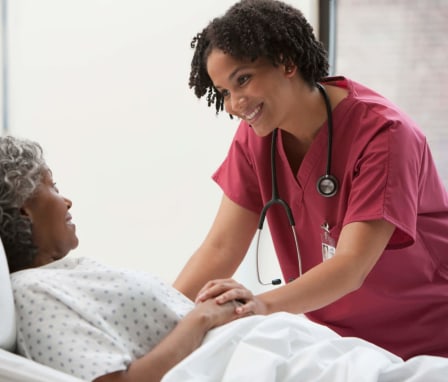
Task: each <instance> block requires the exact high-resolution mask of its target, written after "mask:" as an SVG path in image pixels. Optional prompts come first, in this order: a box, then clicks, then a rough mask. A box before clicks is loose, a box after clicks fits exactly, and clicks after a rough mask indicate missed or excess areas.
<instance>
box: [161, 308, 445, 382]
mask: <svg viewBox="0 0 448 382" xmlns="http://www.w3.org/2000/svg"><path fill="white" fill-rule="evenodd" d="M179 381H182V382H187V381H194V382H208V381H210V382H211V381H213V382H216V381H225V382H231V381H235V382H237V381H238V382H241V381H253V382H274V381H281V382H298V381H313V382H321V381H322V382H323V381H325V382H328V381H331V382H350V381H356V382H364V381H365V382H367V381H372V382H373V381H375V382H386V381H387V382H397V381H400V382H402V381H407V382H439V381H440V382H442V381H443V382H447V381H448V358H442V357H432V356H419V357H414V358H412V359H410V360H408V361H406V362H405V361H403V360H402V359H401V358H399V357H397V356H395V355H393V354H392V353H390V352H388V351H386V350H383V349H382V348H379V347H377V346H375V345H373V344H371V343H369V342H366V341H363V340H361V339H358V338H342V337H340V336H339V335H338V334H336V333H335V332H333V331H331V330H330V329H328V328H326V327H324V326H321V325H318V324H315V323H313V322H311V321H309V320H308V319H307V318H305V317H304V316H298V315H293V314H288V313H277V314H274V315H270V316H252V317H248V318H244V319H240V320H237V321H234V322H232V323H230V324H228V325H225V326H223V327H220V328H217V329H214V330H212V331H211V332H210V333H209V334H208V335H207V337H206V339H205V341H204V344H203V346H201V347H200V348H199V349H198V350H196V351H195V352H194V353H193V354H192V355H190V356H189V357H188V358H186V359H185V360H184V361H183V362H181V363H180V364H179V365H178V366H176V367H175V368H174V369H172V370H171V371H170V372H169V373H168V374H167V375H166V376H165V377H164V379H163V382H179Z"/></svg>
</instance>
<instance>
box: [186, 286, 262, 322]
mask: <svg viewBox="0 0 448 382" xmlns="http://www.w3.org/2000/svg"><path fill="white" fill-rule="evenodd" d="M209 299H214V300H215V301H216V302H217V303H218V304H225V303H227V302H229V301H233V300H236V301H238V302H240V303H241V305H239V306H238V307H236V309H235V313H236V314H238V315H239V316H247V315H251V314H266V313H267V309H266V307H265V306H264V304H263V303H262V302H261V301H260V300H259V299H258V298H257V297H256V296H254V295H253V294H252V292H251V291H250V290H249V289H247V288H246V287H245V286H244V285H242V284H240V283H238V282H236V281H235V280H233V279H218V280H212V281H209V282H207V283H206V284H205V285H204V286H203V287H202V289H201V290H200V291H199V293H198V296H197V297H196V301H195V302H196V303H199V302H203V301H206V300H209Z"/></svg>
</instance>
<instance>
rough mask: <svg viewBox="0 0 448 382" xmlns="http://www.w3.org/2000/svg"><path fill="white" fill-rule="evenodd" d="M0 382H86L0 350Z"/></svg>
mask: <svg viewBox="0 0 448 382" xmlns="http://www.w3.org/2000/svg"><path fill="white" fill-rule="evenodd" d="M0 381H1V382H86V381H82V380H81V379H78V378H75V377H72V376H70V375H68V374H64V373H61V372H60V371H58V370H54V369H51V368H49V367H47V366H44V365H41V364H39V363H36V362H34V361H32V360H30V359H27V358H24V357H21V356H19V355H17V354H14V353H10V352H8V351H6V350H3V349H0Z"/></svg>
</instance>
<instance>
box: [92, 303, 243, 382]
mask: <svg viewBox="0 0 448 382" xmlns="http://www.w3.org/2000/svg"><path fill="white" fill-rule="evenodd" d="M235 306H236V303H235V302H230V303H227V304H225V305H218V304H217V303H216V302H215V301H214V300H208V301H205V302H203V303H200V304H198V305H197V306H196V307H195V308H194V309H193V310H192V311H191V312H190V313H189V314H187V315H186V316H185V318H184V319H183V320H182V321H181V322H180V323H179V324H178V325H177V326H176V327H175V328H174V330H173V331H172V332H171V333H170V334H169V335H168V336H166V337H165V338H164V339H163V340H162V341H161V342H160V343H159V344H158V345H157V346H156V347H155V348H153V349H152V350H151V351H150V352H149V353H148V354H146V355H145V356H143V357H142V358H140V359H138V360H136V361H134V362H132V363H131V365H130V366H129V368H128V369H127V370H125V371H118V372H114V373H110V374H107V375H103V376H101V377H99V378H96V379H95V381H94V382H119V381H129V382H132V381H147V382H155V381H160V380H161V379H162V377H163V376H164V375H165V374H166V373H167V372H168V371H169V370H170V369H171V368H172V367H173V366H175V365H176V364H177V363H179V362H180V361H181V360H182V359H184V358H185V357H186V356H188V355H189V354H190V353H191V352H193V350H195V349H196V348H198V347H199V346H200V345H201V343H202V340H203V339H204V336H205V334H206V333H207V332H208V331H209V330H210V329H212V328H214V327H216V326H219V325H222V324H225V323H227V322H229V321H232V320H233V319H235V318H237V315H236V314H235Z"/></svg>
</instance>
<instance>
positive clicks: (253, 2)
mask: <svg viewBox="0 0 448 382" xmlns="http://www.w3.org/2000/svg"><path fill="white" fill-rule="evenodd" d="M191 47H192V48H193V49H195V51H194V55H193V58H192V61H191V71H190V80H189V86H190V88H191V89H193V90H194V93H195V94H196V96H197V97H198V98H201V97H203V96H204V95H205V94H207V98H206V99H207V103H208V106H211V105H212V104H214V105H215V107H216V113H217V114H218V113H219V112H220V111H221V110H223V108H224V100H223V97H222V96H221V94H220V93H219V92H218V91H217V90H216V88H215V87H214V86H213V82H212V80H211V79H210V76H209V75H208V72H207V58H208V56H209V54H210V52H211V51H212V49H214V48H217V49H220V50H222V51H223V52H224V53H226V54H229V55H231V56H233V57H235V58H237V59H250V60H252V61H254V60H256V59H258V58H267V59H269V60H270V61H271V62H272V64H273V65H274V66H278V65H280V64H292V65H295V66H297V68H298V70H299V72H300V74H301V76H302V78H303V79H304V81H306V82H307V83H308V84H309V85H310V86H315V84H316V82H317V81H319V80H321V79H322V78H324V77H326V76H327V75H328V58H327V52H326V50H325V48H324V46H323V44H322V43H321V42H320V41H318V40H317V39H316V37H315V36H314V33H313V28H312V27H311V25H310V24H309V23H308V21H307V20H306V19H305V17H304V16H303V14H302V12H301V11H300V10H298V9H296V8H294V7H292V6H290V5H288V4H285V3H283V2H281V1H277V0H241V1H239V2H238V3H236V4H235V5H233V6H232V7H231V8H230V9H229V10H228V11H227V12H226V13H225V14H224V16H222V17H218V18H215V19H213V20H212V21H211V22H210V23H209V24H208V25H207V26H206V27H205V28H204V29H203V30H202V32H200V33H198V34H197V35H196V36H195V37H194V38H193V39H192V41H191Z"/></svg>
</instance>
